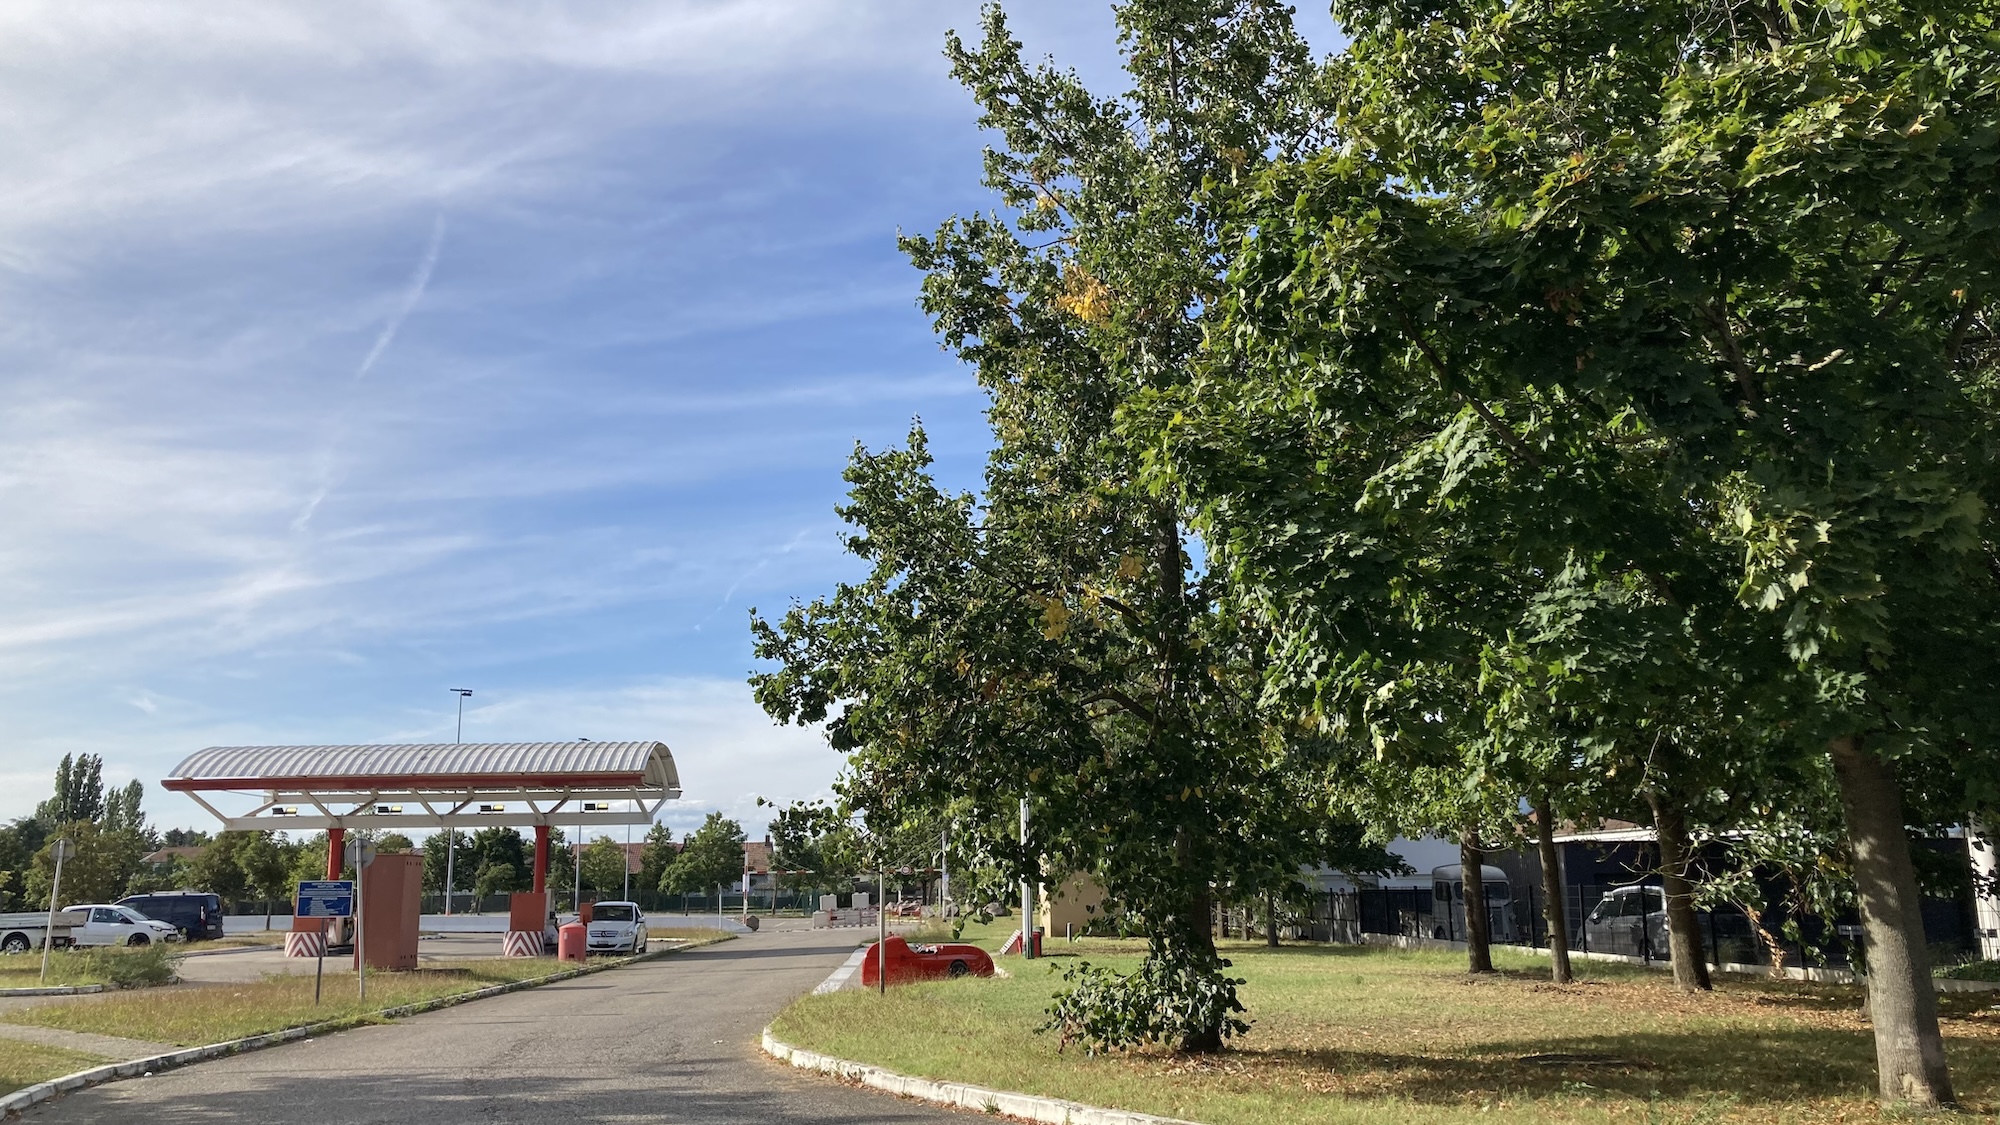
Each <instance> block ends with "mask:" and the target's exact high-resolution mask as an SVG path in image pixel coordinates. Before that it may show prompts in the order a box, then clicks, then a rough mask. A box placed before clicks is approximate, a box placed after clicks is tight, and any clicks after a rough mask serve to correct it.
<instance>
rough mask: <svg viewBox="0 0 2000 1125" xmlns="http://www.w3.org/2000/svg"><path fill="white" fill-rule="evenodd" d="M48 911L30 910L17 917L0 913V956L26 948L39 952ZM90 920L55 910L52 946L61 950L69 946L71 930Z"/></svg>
mask: <svg viewBox="0 0 2000 1125" xmlns="http://www.w3.org/2000/svg"><path fill="white" fill-rule="evenodd" d="M49 920H50V916H49V912H48V911H46V910H30V911H25V912H23V913H19V914H0V953H26V952H27V951H29V950H30V949H40V948H41V947H42V939H43V937H44V936H46V935H48V934H49V933H50V932H51V931H50V927H49ZM89 921H90V915H89V914H88V913H86V912H85V911H82V910H58V911H56V912H55V928H54V931H53V932H54V937H55V942H54V945H55V947H56V948H57V949H61V948H63V947H64V946H66V945H69V944H70V940H71V939H70V934H71V931H73V930H76V929H79V928H81V927H82V926H84V925H85V924H86V923H88V922H89Z"/></svg>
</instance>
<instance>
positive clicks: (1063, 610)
mask: <svg viewBox="0 0 2000 1125" xmlns="http://www.w3.org/2000/svg"><path fill="white" fill-rule="evenodd" d="M1067 632H1069V607H1068V606H1066V605H1064V604H1063V603H1062V599H1060V598H1050V599H1049V600H1048V601H1047V602H1046V603H1044V604H1043V606H1042V639H1043V640H1049V641H1059V640H1062V638H1063V634H1064V633H1067Z"/></svg>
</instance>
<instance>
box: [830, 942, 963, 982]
mask: <svg viewBox="0 0 2000 1125" xmlns="http://www.w3.org/2000/svg"><path fill="white" fill-rule="evenodd" d="M878 946H881V947H886V952H887V953H888V959H889V983H890V984H904V983H907V982H909V981H913V980H936V979H938V978H940V977H963V976H975V977H990V976H992V975H993V958H991V957H989V956H987V955H986V951H985V950H984V949H981V948H979V947H978V946H976V945H960V944H956V943H952V944H940V945H911V944H910V943H909V942H907V941H904V940H903V939H902V938H901V937H893V936H892V937H890V938H889V939H888V940H886V941H880V942H876V943H875V944H873V945H870V946H869V947H868V956H867V957H866V958H864V959H863V960H862V962H861V983H862V985H863V987H866V988H874V987H876V986H877V983H878V974H879V970H880V966H881V964H882V955H883V953H884V949H882V948H877V947H878Z"/></svg>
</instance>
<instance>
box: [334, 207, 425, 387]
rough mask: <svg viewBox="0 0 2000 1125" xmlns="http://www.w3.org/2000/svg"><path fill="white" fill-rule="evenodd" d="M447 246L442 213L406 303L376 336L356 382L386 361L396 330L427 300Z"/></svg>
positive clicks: (399, 307) (405, 297)
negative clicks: (428, 290) (444, 248)
mask: <svg viewBox="0 0 2000 1125" xmlns="http://www.w3.org/2000/svg"><path fill="white" fill-rule="evenodd" d="M443 246H444V215H443V214H442V213H440V214H439V215H438V216H437V218H436V219H434V220H433V221H432V222H431V241H430V245H428V246H426V247H424V257H423V260H422V261H420V262H418V263H417V272H415V273H413V274H411V275H410V288H409V289H408V290H407V291H406V292H404V294H403V303H402V304H400V305H398V306H396V312H395V314H394V315H392V316H390V317H389V323H387V324H385V325H383V326H382V334H381V335H380V336H377V337H375V346H374V347H372V348H369V349H368V358H366V359H364V360H362V361H361V366H360V367H358V368H356V369H355V371H354V379H355V381H356V382H360V381H361V379H362V378H363V377H364V376H366V375H367V374H368V372H369V371H370V370H372V369H373V368H374V366H375V361H376V360H378V359H381V358H382V353H383V352H386V351H388V350H389V345H390V343H392V342H393V341H394V340H395V339H396V330H397V329H399V328H401V327H403V321H404V320H406V319H408V318H409V315H410V310H411V309H414V308H416V307H417V302H418V301H421V300H423V297H424V290H425V289H426V288H428V287H429V286H430V283H431V271H432V270H434V269H436V268H437V264H438V251H439V250H440V249H442V248H443Z"/></svg>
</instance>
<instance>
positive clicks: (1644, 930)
mask: <svg viewBox="0 0 2000 1125" xmlns="http://www.w3.org/2000/svg"><path fill="white" fill-rule="evenodd" d="M1581 929H1582V935H1581V938H1582V940H1581V941H1580V942H1578V947H1579V948H1582V949H1588V950H1589V951H1590V952H1592V953H1619V954H1623V955H1625V956H1627V957H1638V956H1641V955H1642V954H1644V955H1647V956H1651V957H1655V958H1658V959H1660V960H1662V961H1664V960H1666V959H1667V892H1666V891H1665V890H1663V889H1661V888H1659V887H1647V886H1636V885H1635V886H1630V887H1614V888H1612V890H1611V893H1609V894H1607V895H1605V896H1604V897H1603V898H1601V899H1599V900H1597V905H1596V906H1594V907H1592V908H1591V911H1590V913H1589V914H1587V915H1585V916H1584V919H1583V924H1582V927H1581Z"/></svg>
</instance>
